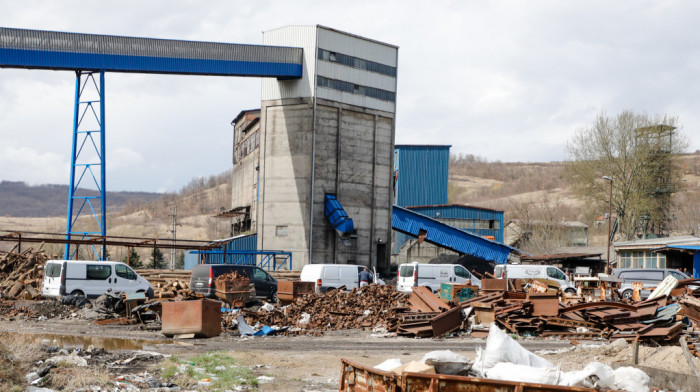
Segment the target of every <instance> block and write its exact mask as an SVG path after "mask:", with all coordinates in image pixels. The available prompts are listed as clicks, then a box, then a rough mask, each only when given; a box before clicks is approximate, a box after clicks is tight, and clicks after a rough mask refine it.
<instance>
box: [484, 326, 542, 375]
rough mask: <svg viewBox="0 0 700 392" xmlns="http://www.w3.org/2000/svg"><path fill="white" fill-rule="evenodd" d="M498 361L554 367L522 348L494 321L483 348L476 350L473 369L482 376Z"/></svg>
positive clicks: (537, 366) (538, 366)
mask: <svg viewBox="0 0 700 392" xmlns="http://www.w3.org/2000/svg"><path fill="white" fill-rule="evenodd" d="M500 362H508V363H513V364H516V365H526V366H530V367H535V368H553V367H554V365H552V364H551V363H550V362H549V361H547V360H546V359H544V358H540V357H538V356H537V355H535V354H533V353H532V352H530V351H528V350H526V349H524V348H523V347H522V346H521V345H520V344H518V342H516V341H515V340H513V339H511V337H510V336H508V335H506V333H505V332H503V331H501V329H500V328H498V326H496V324H495V323H491V326H490V328H489V337H488V338H486V348H485V349H484V350H480V349H478V350H477V353H476V360H475V361H474V366H473V369H474V370H475V371H476V372H477V373H480V374H481V375H482V376H483V375H485V373H486V370H488V369H491V368H492V367H494V366H496V364H497V363H500Z"/></svg>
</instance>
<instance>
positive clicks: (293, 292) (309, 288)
mask: <svg viewBox="0 0 700 392" xmlns="http://www.w3.org/2000/svg"><path fill="white" fill-rule="evenodd" d="M313 292H314V282H301V281H292V280H278V281H277V298H278V299H279V300H280V301H286V302H291V301H294V300H295V299H296V298H297V297H300V296H302V295H305V294H311V293H313Z"/></svg>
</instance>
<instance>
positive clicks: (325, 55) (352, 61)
mask: <svg viewBox="0 0 700 392" xmlns="http://www.w3.org/2000/svg"><path fill="white" fill-rule="evenodd" d="M318 59H319V60H326V61H330V62H334V63H338V64H343V65H347V66H348V67H353V68H359V69H364V70H366V71H370V72H376V73H380V74H383V75H388V76H393V77H396V67H392V66H390V65H385V64H380V63H377V62H374V61H369V60H365V59H361V58H358V57H353V56H348V55H347V54H342V53H336V52H331V51H328V50H325V49H321V48H319V49H318Z"/></svg>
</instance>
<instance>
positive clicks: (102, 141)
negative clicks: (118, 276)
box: [100, 70, 107, 260]
mask: <svg viewBox="0 0 700 392" xmlns="http://www.w3.org/2000/svg"><path fill="white" fill-rule="evenodd" d="M100 101H101V102H100V153H101V154H100V156H101V157H102V159H101V162H100V169H101V170H100V171H101V175H100V177H101V178H100V182H101V183H102V186H101V187H100V196H101V199H102V205H101V207H100V208H101V212H102V219H101V220H100V222H101V223H102V225H101V226H102V227H101V228H100V229H101V230H100V232H101V233H102V238H105V236H107V186H106V182H105V178H106V176H105V173H106V167H107V166H106V163H107V158H106V155H107V150H106V149H105V128H106V126H107V123H106V122H105V106H106V102H105V71H104V70H101V71H100ZM106 259H107V245H105V243H104V240H103V242H102V260H106Z"/></svg>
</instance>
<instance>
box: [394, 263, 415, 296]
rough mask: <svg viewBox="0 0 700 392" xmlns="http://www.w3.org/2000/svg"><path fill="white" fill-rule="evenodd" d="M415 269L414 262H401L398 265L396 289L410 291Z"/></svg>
mask: <svg viewBox="0 0 700 392" xmlns="http://www.w3.org/2000/svg"><path fill="white" fill-rule="evenodd" d="M415 269H416V264H401V265H400V266H399V278H398V280H397V281H396V289H397V290H399V291H403V292H410V291H411V287H413V286H415V284H416V279H415Z"/></svg>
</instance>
